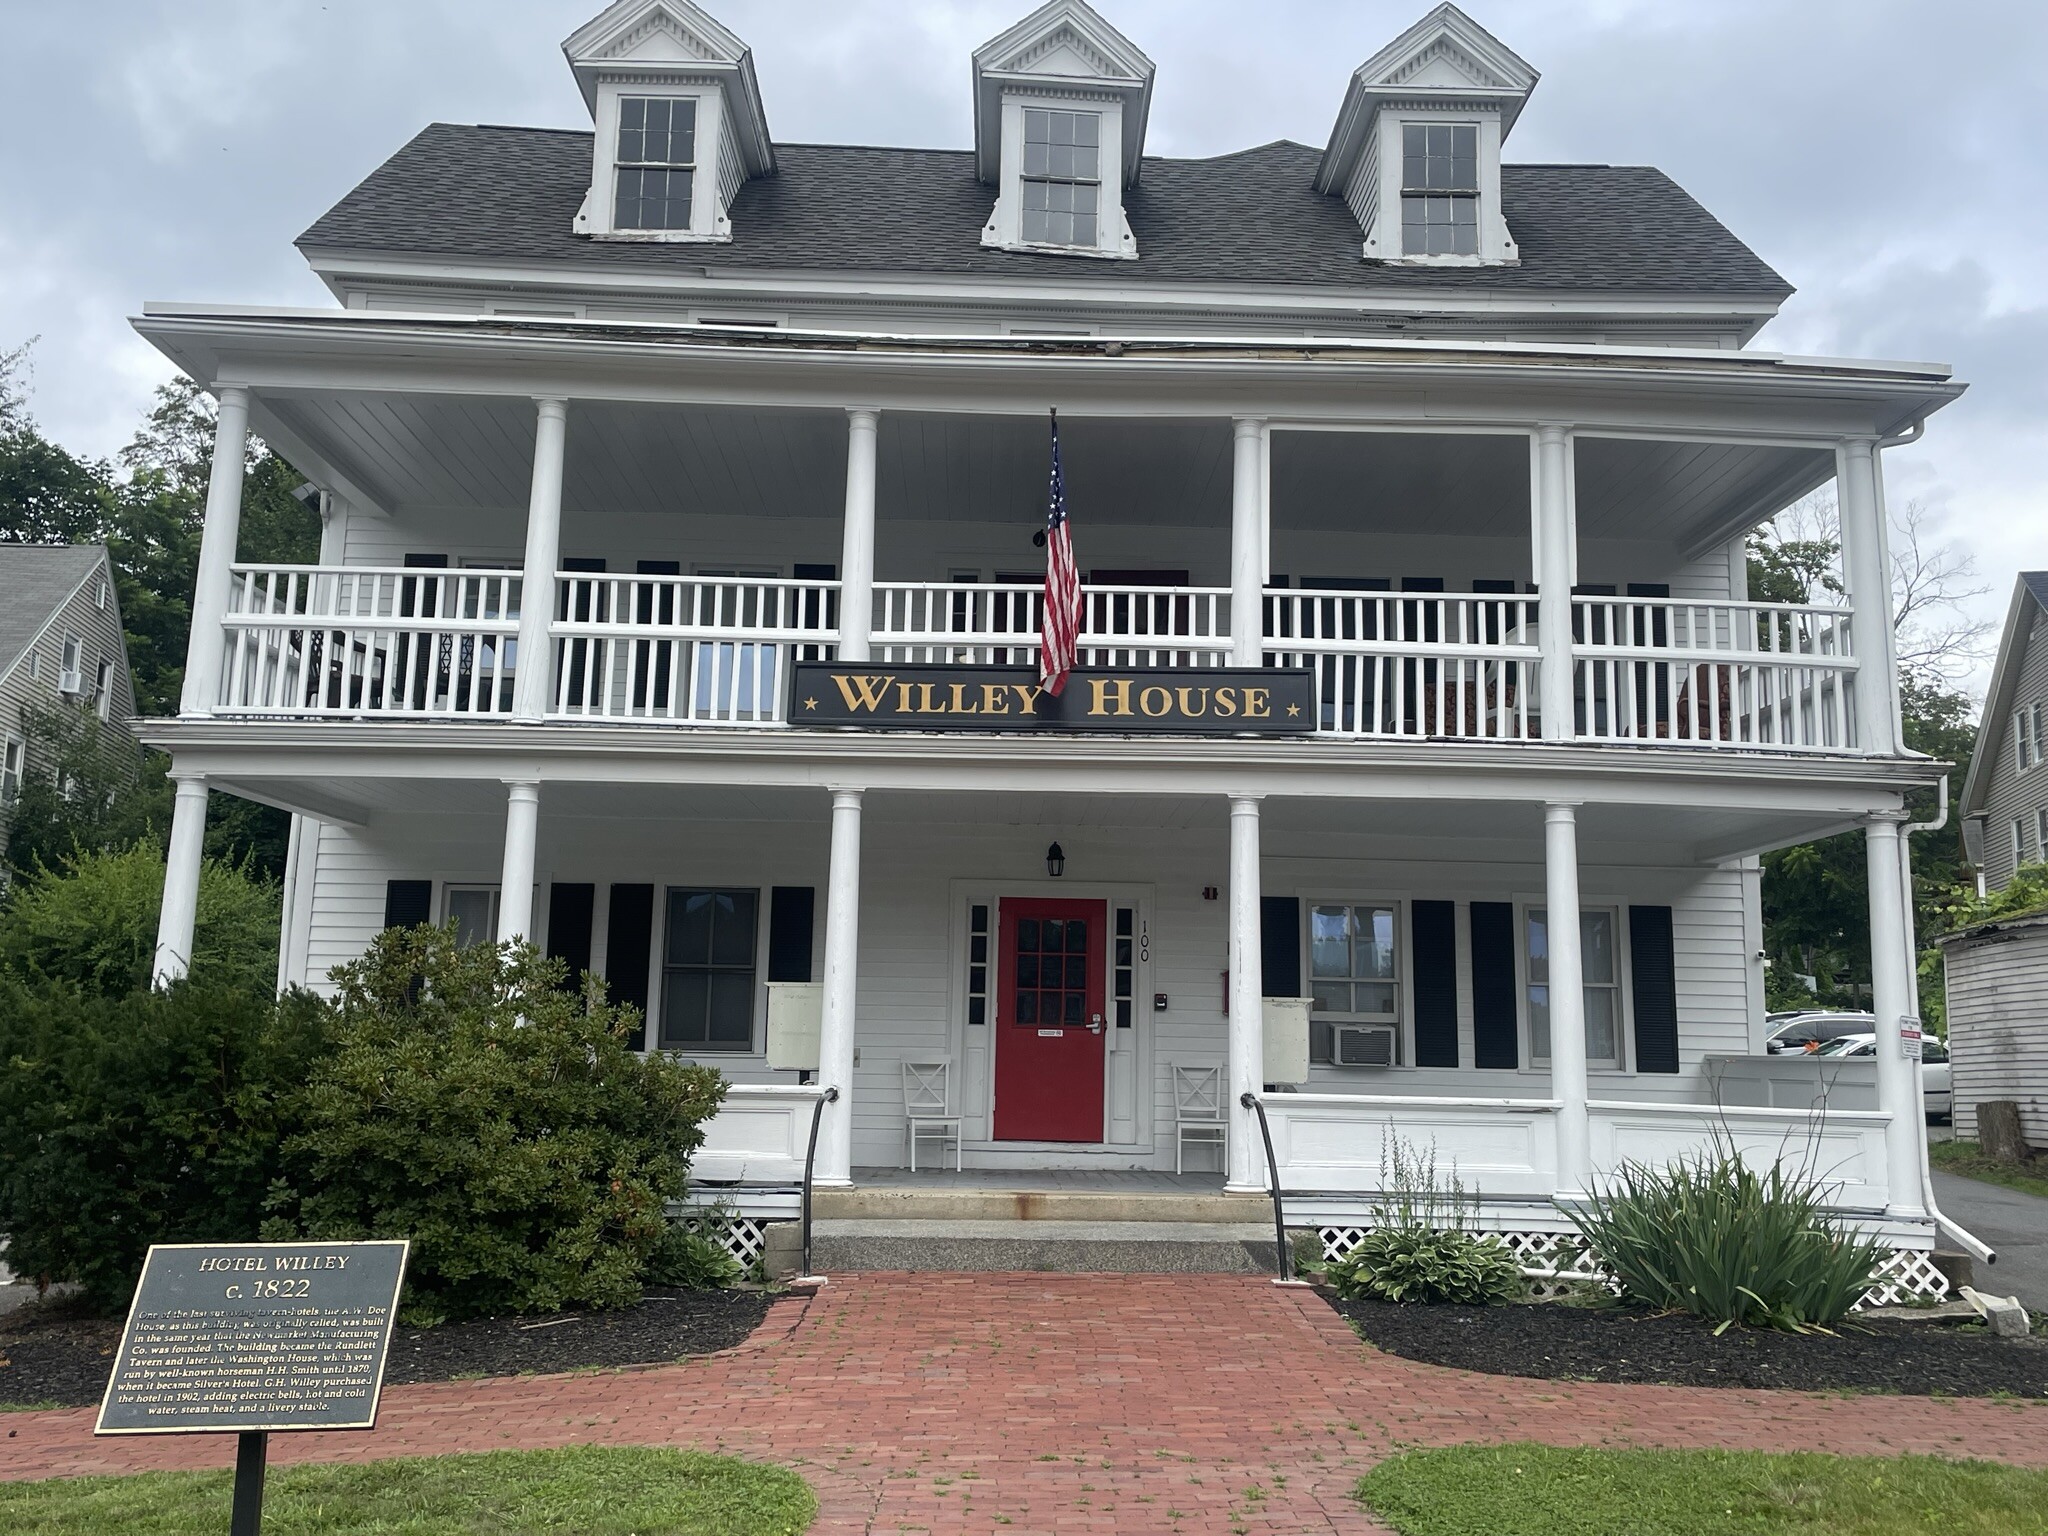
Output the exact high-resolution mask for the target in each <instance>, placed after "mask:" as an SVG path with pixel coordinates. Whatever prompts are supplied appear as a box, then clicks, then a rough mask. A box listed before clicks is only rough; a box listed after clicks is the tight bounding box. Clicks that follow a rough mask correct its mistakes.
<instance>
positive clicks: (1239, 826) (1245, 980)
mask: <svg viewBox="0 0 2048 1536" xmlns="http://www.w3.org/2000/svg"><path fill="white" fill-rule="evenodd" d="M1240 441H1242V439H1240ZM1261 960H1262V956H1261V952H1260V947H1259V797H1258V796H1257V795H1232V796H1231V797H1230V1025H1229V1044H1228V1048H1227V1052H1226V1054H1227V1058H1228V1061H1229V1071H1228V1073H1227V1074H1226V1075H1227V1076H1228V1078H1229V1081H1230V1131H1229V1146H1228V1152H1229V1161H1228V1164H1227V1168H1228V1174H1227V1177H1226V1178H1225V1181H1224V1187H1225V1188H1227V1189H1232V1190H1262V1189H1264V1188H1265V1187H1266V1166H1265V1159H1266V1153H1265V1148H1264V1146H1263V1145H1262V1144H1261V1143H1260V1141H1259V1131H1258V1121H1257V1119H1256V1118H1255V1117H1254V1116H1253V1114H1252V1112H1251V1111H1250V1110H1248V1109H1246V1108H1244V1107H1243V1105H1242V1103H1241V1102H1240V1101H1241V1100H1242V1099H1243V1097H1244V1095H1246V1094H1247V1093H1258V1092H1260V1091H1261V1090H1262V1089H1263V1088H1264V1087H1265V1082H1264V1078H1265V1071H1266V1057H1265V1050H1266V1042H1265V1029H1264V1018H1263V1015H1264V1011H1265V1010H1264V1005H1263V1002H1262V1000H1261V994H1262V993H1263V992H1264V990H1265V988H1264V985H1263V982H1262V978H1261V976H1260V969H1261Z"/></svg>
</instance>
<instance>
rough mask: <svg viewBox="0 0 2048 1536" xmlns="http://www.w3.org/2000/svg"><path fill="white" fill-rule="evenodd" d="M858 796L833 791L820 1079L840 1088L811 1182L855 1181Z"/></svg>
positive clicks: (827, 1115)
mask: <svg viewBox="0 0 2048 1536" xmlns="http://www.w3.org/2000/svg"><path fill="white" fill-rule="evenodd" d="M860 799H861V792H860V791H859V790H857V789H835V790H833V791H832V855H831V865H830V867H829V868H828V870H827V871H826V875H825V996H824V1008H823V1011H822V1013H821V1015H820V1018H819V1021H818V1083H819V1086H821V1087H824V1088H837V1089H838V1090H839V1097H838V1099H837V1100H836V1101H835V1102H833V1103H830V1104H827V1105H826V1106H825V1108H824V1110H823V1111H822V1114H823V1117H824V1118H823V1119H822V1120H821V1121H820V1122H819V1126H818V1158H817V1162H816V1164H815V1165H814V1166H815V1169H816V1172H815V1174H814V1177H813V1182H814V1183H818V1184H835V1185H846V1184H851V1183H852V1182H853V1039H854V1037H853V1024H854V1012H855V1009H856V1007H857V1006H858V1002H859V989H858V986H857V984H856V983H857V979H858V974H859V966H860Z"/></svg>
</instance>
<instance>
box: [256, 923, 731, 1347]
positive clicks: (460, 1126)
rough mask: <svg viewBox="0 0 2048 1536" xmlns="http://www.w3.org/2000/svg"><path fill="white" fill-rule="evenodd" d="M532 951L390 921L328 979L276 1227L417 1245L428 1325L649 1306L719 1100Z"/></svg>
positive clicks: (705, 1075) (291, 1233) (636, 1021)
mask: <svg viewBox="0 0 2048 1536" xmlns="http://www.w3.org/2000/svg"><path fill="white" fill-rule="evenodd" d="M560 977H561V966H560V964H559V962H555V961H548V960H544V959H542V958H541V956H540V955H539V954H538V953H537V952H536V951H535V950H534V949H533V947H532V946H531V945H524V944H522V945H505V946H491V945H479V946H477V947H475V948H472V949H467V950H464V949H460V948H458V947H457V946H456V942H455V937H454V935H453V933H452V932H451V931H449V930H446V929H434V928H415V929H410V930H404V931H400V930H396V929H394V930H390V931H388V932H386V933H384V934H382V935H380V936H379V937H378V938H377V939H376V940H375V941H374V942H373V943H372V944H371V946H370V948H369V949H368V951H366V952H365V954H364V955H363V957H362V958H361V959H360V960H358V961H356V962H354V963H353V964H350V965H346V966H342V967H340V968H338V969H337V970H336V971H335V973H334V979H335V982H336V985H337V988H338V992H337V996H336V998H335V1001H334V1003H333V1005H332V1008H333V1013H334V1025H333V1027H334V1030H335V1033H336V1040H337V1045H336V1049H335V1051H334V1052H333V1053H332V1054H331V1055H330V1056H328V1057H327V1058H326V1059H325V1060H324V1061H323V1062H322V1063H321V1064H320V1066H319V1067H318V1068H317V1069H316V1071H315V1072H314V1074H313V1076H312V1080H311V1081H310V1083H309V1084H308V1085H307V1088H306V1091H305V1093H304V1095H303V1096H302V1098H301V1100H300V1101H299V1103H298V1105H297V1115H298V1125H299V1129H298V1131H297V1133H296V1134H294V1135H293V1136H292V1137H291V1138H290V1139H289V1140H288V1141H287V1143H286V1146H285V1154H286V1166H287V1177H286V1179H285V1180H284V1181H281V1183H280V1186H279V1188H278V1189H277V1191H276V1194H275V1198H274V1207H273V1208H274V1210H275V1211H276V1213H277V1214H276V1216H275V1218H274V1219H273V1220H272V1221H271V1222H270V1223H268V1224H267V1225H266V1229H265V1230H266V1235H267V1236H272V1237H277V1238H288V1237H306V1238H313V1239H353V1238H365V1237H409V1238H411V1239H412V1245H413V1246H412V1257H411V1260H410V1263H409V1267H408V1271H407V1277H406V1311H407V1316H408V1318H409V1319H410V1320H412V1321H415V1322H423V1323H426V1322H438V1321H441V1320H443V1319H448V1318H458V1317H475V1316H487V1315H495V1314H504V1313H516V1312H543V1311H553V1310H556V1309H558V1308H561V1307H565V1306H592V1307H612V1306H623V1305H626V1304H628V1303H630V1302H632V1301H634V1300H636V1299H637V1298H638V1296H639V1294H640V1282H641V1276H642V1273H643V1271H644V1270H645V1268H646V1266H647V1263H648V1261H649V1259H650V1258H651V1257H652V1256H653V1254H654V1251H655V1249H656V1246H657V1245H658V1244H659V1243H660V1241H661V1240H662V1237H663V1235H664V1233H665V1232H666V1230H667V1222H666V1218H665V1216H664V1214H663V1213H664V1208H665V1207H666V1205H667V1203H668V1202H669V1201H670V1200H672V1199H674V1198H676V1197H677V1196H678V1195H680V1194H681V1193H682V1189H683V1179H684V1174H685V1172H686V1170H687V1167H688V1163H689V1158H690V1155H691V1153H693V1152H694V1151H695V1150H696V1149H697V1148H698V1146H700V1145H701V1144H702V1142H703V1132H702V1131H701V1129H700V1126H701V1125H702V1123H703V1122H704V1121H705V1120H706V1119H708V1118H709V1117H710V1116H711V1115H712V1114H713V1113H714V1112H715V1111H716V1109H717V1107H718V1104H719V1101H720V1100H721V1099H722V1098H723V1097H724V1095H725V1084H724V1080H723V1079H722V1078H721V1077H720V1076H719V1075H718V1074H717V1073H716V1072H714V1071H712V1070H710V1069H709V1068H705V1067H693V1066H683V1065H681V1064H679V1063H677V1062H675V1061H672V1060H670V1059H669V1058H667V1057H664V1056H661V1055H658V1054H656V1055H650V1056H647V1057H644V1058H643V1057H642V1056H640V1055H639V1054H638V1053H637V1052H635V1050H634V1049H633V1047H632V1044H631V1042H632V1041H633V1040H635V1039H637V1038H638V1036H639V1033H640V1016H639V1014H638V1013H637V1012H636V1011H634V1010H632V1009H630V1008H618V1009H614V1008H610V1007H607V1006H606V1005H605V1004H604V1003H603V1002H602V1001H601V1000H600V999H599V997H598V996H597V995H596V993H595V992H591V993H588V994H587V995H583V996H579V995H576V994H574V993H568V992H562V991H559V990H557V985H556V984H557V982H558V981H559V979H560Z"/></svg>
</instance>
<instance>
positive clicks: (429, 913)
mask: <svg viewBox="0 0 2048 1536" xmlns="http://www.w3.org/2000/svg"><path fill="white" fill-rule="evenodd" d="M433 920H434V882H433V881H431V880H386V881H385V882H384V926H385V927H386V928H417V927H419V925H420V924H421V923H431V922H432V921H433Z"/></svg>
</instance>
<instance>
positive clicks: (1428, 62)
mask: <svg viewBox="0 0 2048 1536" xmlns="http://www.w3.org/2000/svg"><path fill="white" fill-rule="evenodd" d="M1536 81H1537V74H1536V71H1535V70H1534V69H1532V68H1530V67H1529V65H1528V64H1527V63H1525V62H1524V61H1523V60H1522V59H1521V58H1520V57H1518V56H1517V55H1516V54H1515V53H1514V52H1513V51H1512V50H1510V49H1509V48H1508V47H1507V45H1506V44H1504V43H1502V42H1501V41H1500V40H1499V39H1498V38H1496V37H1495V36H1494V35H1493V34H1492V33H1490V32H1488V31H1487V30H1486V29H1485V28H1484V27H1482V26H1480V25H1479V23H1477V22H1476V21H1474V20H1472V18H1471V17H1469V16H1467V15H1466V14H1465V13H1464V12H1463V11H1461V10H1459V9H1458V8H1457V7H1456V6H1455V5H1450V4H1444V5H1439V6H1438V7H1437V8H1436V9H1435V10H1433V11H1431V12H1430V13H1429V14H1428V15H1427V16H1425V17H1423V18H1422V20H1421V21H1419V22H1417V23H1416V24H1415V25H1414V26H1412V27H1410V28H1409V29H1408V30H1407V31H1406V32H1404V33H1402V34H1401V35H1400V36H1399V37H1397V38H1396V39H1394V41H1393V42H1391V43H1389V44H1388V45H1387V46H1386V47H1385V48H1383V49H1381V50H1380V51H1379V52H1378V53H1377V54H1375V55H1373V57H1372V58H1370V59H1368V60H1367V61H1366V62H1365V63H1363V64H1361V65H1360V66H1359V67H1358V69H1357V70H1356V71H1355V72H1354V73H1353V74H1352V77H1351V82H1350V85H1349V87H1348V88H1347V89H1346V91H1345V93H1344V105H1343V108H1342V110H1341V111H1340V112H1339V113H1338V114H1337V124H1336V127H1335V128H1333V129H1332V130H1331V133H1330V142H1329V146H1328V147H1327V148H1326V149H1325V150H1324V151H1323V158H1322V163H1321V165H1320V166H1319V167H1318V169H1317V173H1316V190H1317V191H1319V192H1323V193H1326V194H1331V195H1336V196H1341V197H1343V198H1344V200H1345V201H1346V202H1347V203H1348V204H1349V205H1350V207H1351V210H1352V212H1353V213H1354V214H1356V215H1357V217H1358V224H1359V228H1360V230H1361V231H1362V233H1363V235H1364V243H1365V256H1366V259H1367V260H1369V261H1383V262H1389V263H1394V264H1398V265H1403V266H1497V265H1507V264H1511V263H1515V262H1518V261H1519V260H1520V259H1521V258H1520V252H1519V251H1517V249H1516V247H1515V240H1514V235H1513V233H1512V232H1511V231H1510V230H1509V229H1508V224H1507V219H1506V217H1505V215H1504V213H1503V212H1502V208H1501V192H1500V181H1501V177H1500V155H1501V143H1502V141H1503V140H1504V139H1506V138H1507V136H1508V132H1509V130H1511V129H1512V128H1513V127H1514V124H1515V119H1516V117H1518V116H1519V115H1520V113H1521V110H1522V106H1523V104H1524V103H1525V102H1526V101H1527V100H1528V99H1529V93H1530V92H1531V91H1532V90H1534V89H1535V87H1536Z"/></svg>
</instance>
